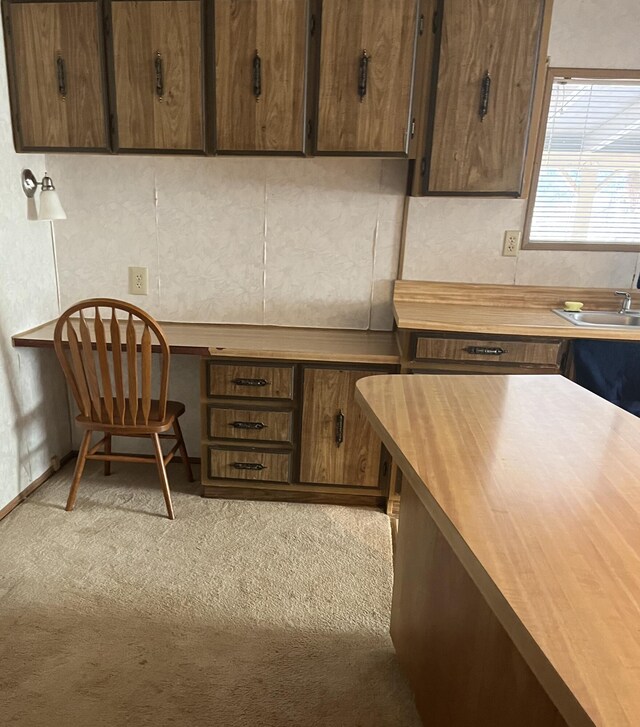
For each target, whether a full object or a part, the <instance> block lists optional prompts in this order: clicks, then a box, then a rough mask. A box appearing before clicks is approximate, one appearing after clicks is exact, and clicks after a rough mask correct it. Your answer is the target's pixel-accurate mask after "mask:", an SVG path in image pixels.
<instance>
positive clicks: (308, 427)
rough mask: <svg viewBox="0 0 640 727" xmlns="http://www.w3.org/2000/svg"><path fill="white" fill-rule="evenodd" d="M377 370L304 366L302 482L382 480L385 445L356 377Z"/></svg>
mask: <svg viewBox="0 0 640 727" xmlns="http://www.w3.org/2000/svg"><path fill="white" fill-rule="evenodd" d="M373 373H376V372H374V371H364V370H347V369H314V368H306V369H305V371H304V382H303V405H302V433H301V438H300V451H301V461H300V482H303V483H317V484H328V485H348V486H352V487H353V486H355V487H357V486H360V487H377V486H378V482H379V471H380V457H381V450H382V446H381V443H380V440H379V439H378V437H377V435H376V433H375V432H374V431H373V428H372V427H371V425H370V424H369V422H368V420H367V418H366V417H365V415H364V413H363V412H362V409H360V407H359V406H358V404H356V402H355V399H354V397H355V387H356V381H358V380H359V379H361V378H363V377H365V376H371V375H372V374H373Z"/></svg>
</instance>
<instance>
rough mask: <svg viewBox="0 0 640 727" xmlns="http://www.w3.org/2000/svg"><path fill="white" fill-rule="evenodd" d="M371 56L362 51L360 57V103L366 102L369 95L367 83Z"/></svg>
mask: <svg viewBox="0 0 640 727" xmlns="http://www.w3.org/2000/svg"><path fill="white" fill-rule="evenodd" d="M370 60H371V56H370V55H369V54H368V53H367V51H366V50H363V51H362V55H361V56H360V70H359V73H358V96H360V103H362V102H363V101H364V97H365V96H366V95H367V82H368V80H369V61H370Z"/></svg>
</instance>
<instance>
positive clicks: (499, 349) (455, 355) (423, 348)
mask: <svg viewBox="0 0 640 727" xmlns="http://www.w3.org/2000/svg"><path fill="white" fill-rule="evenodd" d="M559 355H560V342H559V341H551V342H536V341H506V340H494V341H486V340H481V339H480V340H478V339H462V338H428V337H426V336H420V337H419V338H418V341H417V345H416V360H429V359H431V360H433V359H436V360H441V361H444V360H446V361H489V362H492V363H503V362H504V363H521V364H536V365H538V366H557V365H558V358H559Z"/></svg>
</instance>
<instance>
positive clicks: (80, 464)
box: [66, 430, 91, 512]
mask: <svg viewBox="0 0 640 727" xmlns="http://www.w3.org/2000/svg"><path fill="white" fill-rule="evenodd" d="M90 445H91V432H90V431H89V430H87V431H86V432H85V433H84V436H83V437H82V444H81V445H80V451H79V452H78V460H77V462H76V468H75V470H74V472H73V480H72V482H71V489H70V490H69V497H68V498H67V507H66V510H67V512H71V511H72V510H73V508H74V506H75V504H76V497H77V495H78V486H79V485H80V478H81V477H82V472H83V470H84V465H85V463H86V461H87V452H88V451H89V447H90Z"/></svg>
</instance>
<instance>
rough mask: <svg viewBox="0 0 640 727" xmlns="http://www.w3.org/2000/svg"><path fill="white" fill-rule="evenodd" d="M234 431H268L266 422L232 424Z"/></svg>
mask: <svg viewBox="0 0 640 727" xmlns="http://www.w3.org/2000/svg"><path fill="white" fill-rule="evenodd" d="M231 426H232V427H233V428H234V429H266V428H267V425H266V424H265V423H264V422H231Z"/></svg>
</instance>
